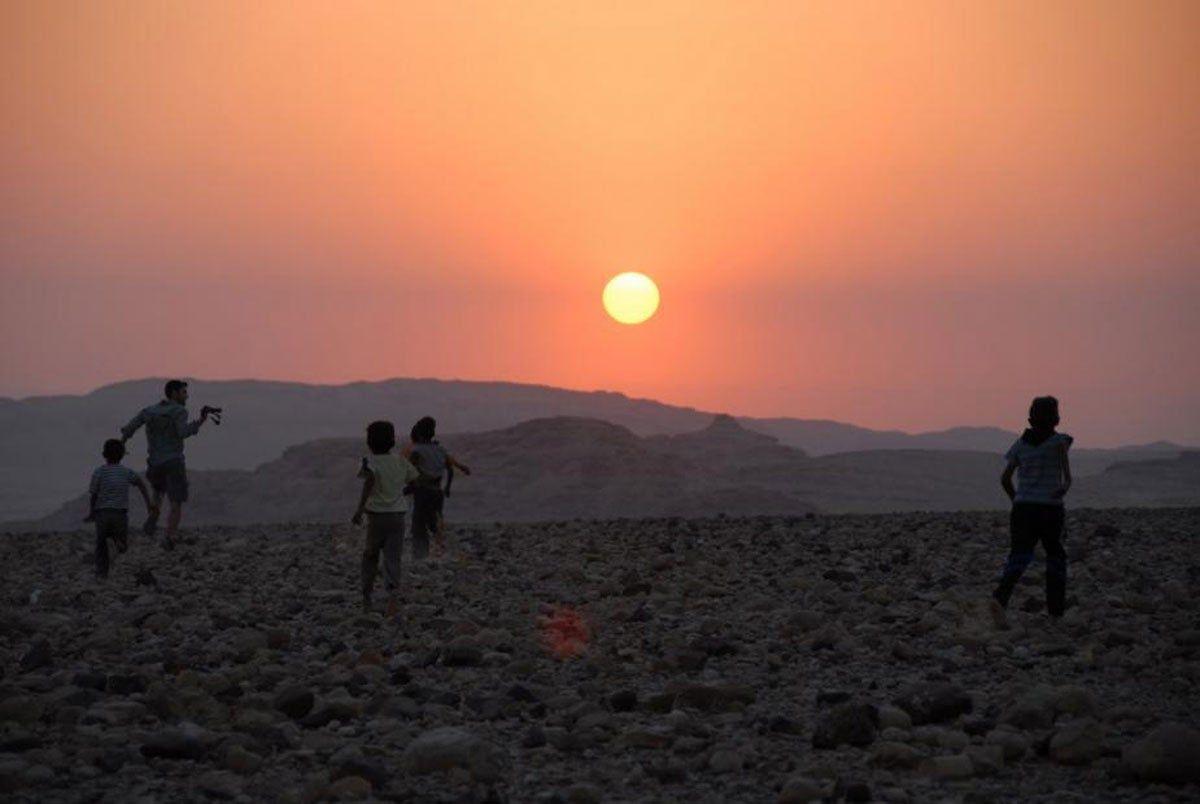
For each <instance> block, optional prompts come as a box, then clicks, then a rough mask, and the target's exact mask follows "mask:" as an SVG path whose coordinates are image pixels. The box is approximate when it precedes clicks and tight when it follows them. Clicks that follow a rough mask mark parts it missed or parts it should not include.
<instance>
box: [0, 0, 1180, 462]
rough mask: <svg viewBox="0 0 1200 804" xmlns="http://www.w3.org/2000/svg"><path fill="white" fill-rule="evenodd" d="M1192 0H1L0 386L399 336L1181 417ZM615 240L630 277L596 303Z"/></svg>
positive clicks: (529, 366) (256, 367) (490, 357)
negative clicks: (622, 304)
mask: <svg viewBox="0 0 1200 804" xmlns="http://www.w3.org/2000/svg"><path fill="white" fill-rule="evenodd" d="M1197 31H1200V4H1196V3H1188V2H1174V1H1172V0H1161V1H1156V2H1145V3H1123V2H1107V1H1106V0H1099V1H1098V2H1091V1H1089V2H1076V0H1060V1H1056V2H1013V3H961V2H951V1H950V0H946V1H945V2H942V1H940V0H929V1H928V2H911V3H910V2H879V3H865V2H864V3H859V2H847V3H840V2H838V3H798V2H715V1H705V0H687V1H686V2H685V1H684V0H667V1H666V2H651V3H564V2H522V3H519V4H513V3H507V2H480V3H472V4H468V5H459V4H442V3H433V4H430V3H423V4H416V3H404V2H386V3H384V2H361V3H353V4H340V3H319V4H299V5H297V4H293V3H277V2H268V1H267V0H264V1H263V2H254V3H236V2H222V1H220V0H218V1H217V2H172V3H153V2H121V3H82V4H81V3H67V2H36V3H35V2H11V3H5V4H3V9H2V10H0V65H2V66H3V70H2V72H0V98H2V103H3V108H4V110H5V119H6V123H5V125H4V126H3V127H0V282H2V283H3V292H2V293H0V322H2V323H0V340H2V341H3V343H4V344H5V346H4V347H3V354H2V355H0V357H2V363H0V395H25V394H35V393H53V392H60V391H71V392H79V391H86V390H89V389H91V388H93V387H96V386H99V385H102V384H104V383H108V382H112V381H114V380H118V379H122V378H130V377H141V376H151V375H153V376H162V375H167V374H169V375H176V374H180V375H188V376H196V377H211V378H221V377H225V378H229V377H261V378H274V379H286V380H303V381H309V382H346V381H352V380H359V379H380V378H385V377H393V376H433V377H444V378H460V379H479V380H498V379H502V380H510V381H516V382H530V383H541V384H549V385H556V386H564V387H569V388H578V389H588V390H591V389H607V390H613V391H620V392H624V393H627V394H630V395H634V396H641V397H652V398H656V399H660V400H663V401H666V402H671V403H677V404H685V405H690V406H695V407H698V408H702V409H706V410H727V411H730V412H734V413H745V414H751V415H788V416H800V417H809V418H826V419H837V420H842V421H853V422H856V423H860V424H864V425H869V426H878V427H898V428H905V429H921V428H936V427H945V426H951V425H956V424H1004V425H1006V426H1017V425H1019V424H1020V422H1021V420H1022V416H1021V410H1022V408H1023V406H1024V405H1026V404H1027V402H1028V399H1029V398H1030V397H1031V396H1032V395H1034V394H1040V393H1047V392H1049V391H1051V390H1053V391H1054V392H1055V393H1057V394H1059V395H1060V396H1061V397H1063V398H1064V399H1066V400H1070V405H1071V410H1072V416H1073V431H1074V432H1075V433H1077V434H1078V435H1079V436H1080V437H1082V438H1094V439H1097V440H1099V441H1102V442H1108V443H1115V442H1120V441H1130V440H1137V439H1152V438H1167V437H1169V438H1175V439H1180V440H1184V441H1186V440H1188V439H1191V438H1193V437H1195V438H1200V423H1197V420H1196V415H1195V414H1194V411H1195V410H1198V409H1200V362H1197V361H1194V360H1180V359H1179V355H1178V353H1177V352H1178V349H1177V347H1176V346H1173V345H1178V344H1186V343H1193V344H1194V343H1197V342H1200V323H1198V322H1200V317H1198V316H1196V315H1195V310H1196V309H1200V272H1198V270H1197V265H1200V148H1197V145H1196V144H1197V143H1198V142H1200V104H1197V103H1196V102H1195V99H1196V97H1197V93H1198V92H1200V78H1198V76H1200V63H1198V61H1197V59H1198V56H1197V54H1200V35H1198V34H1197ZM625 267H639V268H642V269H644V270H646V271H647V272H648V273H649V274H651V275H652V276H653V277H654V279H655V281H656V282H658V283H659V285H660V287H662V288H663V289H664V291H665V292H666V293H667V300H666V301H667V302H668V304H669V315H667V314H666V312H667V308H666V307H664V309H663V310H660V311H659V312H658V314H657V315H656V316H655V317H654V318H653V319H652V320H651V321H650V322H649V325H647V326H641V327H616V326H614V325H613V323H612V320H611V319H610V318H609V317H608V316H607V315H605V312H604V310H603V308H601V307H600V306H599V305H597V303H596V302H597V299H596V295H597V291H598V289H599V288H601V287H603V286H604V284H605V283H606V282H607V281H608V280H609V279H610V278H611V277H612V275H613V274H614V273H617V272H618V271H621V270H623V269H624V268H625ZM667 289H669V290H667ZM414 333H415V334H414ZM1133 334H1136V336H1134V335H1133ZM1048 342H1052V343H1054V344H1055V348H1054V349H1053V350H1049V351H1047V350H1045V345H1046V344H1047V343H1048ZM380 343H395V344H405V346H404V347H403V348H389V349H386V350H381V349H378V348H374V346H373V345H374V344H380ZM112 344H120V348H119V349H114V348H111V345H112ZM981 356H984V357H985V359H981ZM1131 410H1137V411H1139V415H1138V416H1136V417H1131V416H1129V415H1128V413H1127V412H1128V411H1131ZM1014 411H1015V413H1014Z"/></svg>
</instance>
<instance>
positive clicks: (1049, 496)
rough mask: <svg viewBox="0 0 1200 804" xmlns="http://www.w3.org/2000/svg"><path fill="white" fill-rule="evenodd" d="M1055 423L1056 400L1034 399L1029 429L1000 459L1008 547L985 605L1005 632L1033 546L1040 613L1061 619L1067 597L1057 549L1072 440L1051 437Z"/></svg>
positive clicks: (1056, 434) (1061, 553)
mask: <svg viewBox="0 0 1200 804" xmlns="http://www.w3.org/2000/svg"><path fill="white" fill-rule="evenodd" d="M1058 422H1059V418H1058V400H1057V399H1055V398H1054V397H1052V396H1039V397H1037V398H1036V399H1034V400H1033V404H1031V405H1030V406H1029V428H1028V429H1027V430H1026V431H1025V432H1024V433H1022V434H1021V437H1020V438H1019V439H1017V441H1016V443H1014V444H1013V445H1012V447H1010V448H1009V450H1008V452H1007V454H1005V456H1004V457H1005V459H1006V460H1007V461H1008V465H1007V466H1006V467H1005V468H1004V474H1003V475H1001V477H1000V485H1001V486H1002V487H1003V488H1004V491H1005V493H1006V494H1008V497H1009V499H1010V500H1012V502H1013V506H1012V513H1011V515H1010V517H1009V528H1010V531H1011V538H1012V547H1011V549H1010V551H1009V554H1008V561H1007V563H1006V564H1005V565H1004V570H1003V572H1002V574H1001V576H1000V583H999V585H997V587H996V590H995V591H994V592H993V593H992V603H991V606H992V614H993V616H994V617H995V619H996V625H997V626H999V627H1001V628H1004V627H1007V621H1006V619H1005V616H1004V609H1005V608H1006V607H1007V606H1008V601H1009V598H1010V597H1012V593H1013V587H1014V586H1016V583H1017V581H1018V580H1019V579H1020V578H1021V574H1022V573H1024V572H1025V570H1026V568H1027V567H1028V566H1029V565H1030V564H1031V563H1032V562H1033V550H1034V548H1035V547H1036V546H1037V543H1038V542H1039V541H1040V542H1041V543H1042V546H1043V547H1044V548H1045V550H1046V609H1047V611H1048V612H1049V613H1050V616H1051V617H1061V616H1062V614H1063V608H1064V600H1065V597H1066V591H1067V553H1066V551H1065V550H1064V549H1063V545H1062V536H1063V523H1064V512H1063V497H1065V496H1066V493H1067V491H1068V490H1069V489H1070V488H1071V464H1070V461H1069V460H1068V458H1067V451H1068V450H1069V449H1070V448H1071V443H1072V441H1073V439H1072V438H1071V436H1069V435H1067V434H1066V433H1059V432H1056V431H1055V429H1054V428H1055V427H1057V426H1058ZM1014 472H1015V473H1016V475H1017V487H1016V488H1015V489H1014V488H1013V483H1012V478H1013V473H1014Z"/></svg>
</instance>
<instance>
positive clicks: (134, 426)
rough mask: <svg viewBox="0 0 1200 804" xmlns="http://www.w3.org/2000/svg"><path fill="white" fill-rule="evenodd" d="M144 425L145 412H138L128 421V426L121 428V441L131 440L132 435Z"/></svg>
mask: <svg viewBox="0 0 1200 804" xmlns="http://www.w3.org/2000/svg"><path fill="white" fill-rule="evenodd" d="M145 423H146V411H145V410H139V411H138V413H137V415H136V416H134V417H133V418H132V419H130V420H129V424H127V425H125V426H124V427H122V428H121V440H122V441H128V440H129V439H131V438H133V434H134V433H136V432H137V431H138V429H139V428H140V427H141V426H142V425H143V424H145Z"/></svg>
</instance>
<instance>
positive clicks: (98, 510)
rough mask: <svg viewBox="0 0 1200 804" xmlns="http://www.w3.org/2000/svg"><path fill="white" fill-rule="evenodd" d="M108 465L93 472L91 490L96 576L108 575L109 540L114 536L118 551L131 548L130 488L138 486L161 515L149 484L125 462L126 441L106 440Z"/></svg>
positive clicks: (153, 511)
mask: <svg viewBox="0 0 1200 804" xmlns="http://www.w3.org/2000/svg"><path fill="white" fill-rule="evenodd" d="M101 454H102V455H103V456H104V465H103V466H101V467H98V468H97V469H96V471H94V472H92V482H91V484H90V485H89V487H88V491H89V492H91V497H90V505H89V510H88V515H87V518H86V519H84V522H95V523H96V577H97V578H100V579H104V578H107V577H108V567H109V555H108V540H109V539H112V540H113V544H114V545H116V548H117V552H118V553H124V552H125V551H126V550H127V549H128V548H129V487H130V486H136V487H137V490H138V491H140V492H141V493H142V499H143V500H144V501H145V502H146V510H147V511H149V512H150V513H151V514H152V515H157V514H158V506H157V505H155V504H154V502H153V501H152V500H151V499H150V492H149V491H147V489H146V484H145V483H144V482H142V479H141V478H140V477H138V474H137V472H135V471H133V470H132V469H130V468H129V467H127V466H122V465H121V459H122V458H124V457H125V443H124V442H123V441H118V440H117V439H115V438H110V439H109V440H108V441H105V442H104V449H103V450H102V452H101Z"/></svg>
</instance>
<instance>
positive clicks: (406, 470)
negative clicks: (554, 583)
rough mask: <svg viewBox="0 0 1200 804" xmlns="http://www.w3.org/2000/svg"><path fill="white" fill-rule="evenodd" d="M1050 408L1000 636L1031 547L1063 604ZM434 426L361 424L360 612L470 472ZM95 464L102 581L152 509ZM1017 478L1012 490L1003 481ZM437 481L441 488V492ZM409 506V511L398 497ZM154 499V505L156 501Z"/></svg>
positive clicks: (1013, 521) (1059, 469) (1058, 483)
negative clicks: (132, 500) (140, 506)
mask: <svg viewBox="0 0 1200 804" xmlns="http://www.w3.org/2000/svg"><path fill="white" fill-rule="evenodd" d="M1058 423H1059V414H1058V400H1057V399H1055V398H1054V397H1052V396H1042V397H1037V398H1036V399H1034V400H1033V403H1032V404H1031V405H1030V408H1029V428H1028V429H1026V430H1025V432H1024V433H1022V435H1021V437H1020V438H1018V439H1017V440H1016V442H1015V443H1013V445H1012V447H1011V448H1009V450H1008V452H1007V453H1006V454H1005V459H1006V466H1005V469H1004V473H1003V474H1002V475H1001V478H1000V485H1001V487H1002V488H1003V489H1004V491H1005V493H1006V494H1007V495H1008V497H1009V499H1010V500H1011V501H1012V504H1013V505H1012V512H1011V515H1010V519H1009V530H1010V535H1011V545H1010V549H1009V555H1008V560H1007V562H1006V563H1005V565H1004V569H1003V571H1002V572H1001V576H1000V581H999V583H998V585H997V587H996V589H995V591H994V592H993V593H992V597H991V600H990V601H989V602H990V606H991V612H992V616H993V618H994V620H995V624H996V627H998V628H1007V627H1008V623H1007V620H1006V616H1005V609H1006V608H1007V606H1008V601H1009V598H1010V597H1011V596H1012V592H1013V589H1014V587H1015V586H1016V584H1017V581H1018V580H1019V579H1020V577H1021V575H1022V574H1023V573H1024V572H1025V570H1026V568H1028V567H1029V565H1030V564H1031V563H1032V562H1033V552H1034V548H1035V547H1036V546H1037V544H1038V542H1041V543H1042V545H1043V547H1044V549H1045V551H1046V608H1047V611H1048V613H1049V614H1050V616H1051V617H1054V618H1058V617H1061V616H1062V615H1063V612H1064V609H1065V606H1066V597H1065V596H1066V584H1067V556H1066V551H1065V550H1064V549H1063V544H1062V538H1063V530H1064V521H1065V517H1064V513H1063V512H1064V509H1063V498H1064V497H1065V496H1066V494H1067V491H1068V490H1069V489H1070V488H1071V465H1070V461H1069V460H1068V458H1067V452H1068V450H1069V449H1070V448H1071V443H1072V438H1071V437H1070V436H1069V435H1066V434H1065V433H1059V432H1057V430H1056V428H1057V426H1058ZM436 428H437V423H436V422H435V421H434V420H433V419H432V418H431V417H429V416H426V417H424V418H422V419H420V420H419V421H418V422H417V423H416V424H414V425H413V427H412V430H411V432H410V436H411V440H410V443H409V444H408V445H406V446H405V447H404V448H403V449H402V450H400V452H398V453H397V452H395V451H394V450H395V448H396V428H395V426H394V425H393V424H392V423H391V422H389V421H375V422H371V423H370V424H369V425H368V426H367V449H368V450H369V453H370V454H368V455H367V456H366V457H365V458H363V460H362V467H361V469H360V470H359V477H361V478H362V480H363V485H362V493H361V494H360V495H359V500H358V508H357V509H356V510H355V512H354V516H353V517H352V518H351V521H352V522H353V523H354V524H355V525H360V524H361V523H362V521H363V518H364V516H365V517H366V520H367V539H366V545H365V547H364V549H363V555H362V606H363V609H364V610H368V611H369V610H370V609H371V606H372V597H371V593H372V591H373V589H374V586H375V576H376V574H377V572H378V566H379V557H380V554H382V555H383V578H384V587H385V588H386V590H387V611H388V614H389V615H394V614H395V613H396V612H397V610H398V606H399V599H398V596H399V587H400V550H401V546H402V543H403V539H404V531H405V516H406V514H407V513H408V511H409V508H410V507H411V508H412V556H413V558H414V559H415V560H418V561H419V560H422V559H425V558H426V557H427V556H428V555H429V547H430V540H431V538H432V539H433V540H434V545H435V548H437V549H440V548H441V547H442V544H443V539H444V520H443V516H442V508H443V501H444V498H445V497H446V496H447V495H448V494H449V493H450V484H451V482H452V481H453V475H454V470H456V469H457V470H459V471H461V472H462V473H463V474H467V475H469V474H470V473H471V470H470V469H468V468H467V467H466V466H464V465H463V464H462V463H461V462H459V461H457V460H455V459H454V458H453V457H452V456H451V455H450V454H449V453H447V452H446V450H444V449H443V448H442V447H441V445H440V444H438V442H437V441H436V439H435V433H436ZM103 454H104V460H105V465H104V466H101V467H100V468H98V469H96V471H95V472H94V473H93V474H92V482H91V512H90V514H89V516H88V521H94V522H95V523H96V574H97V575H98V576H100V577H105V576H107V574H108V567H109V551H108V540H109V539H112V541H113V543H114V544H115V546H116V548H117V551H118V552H122V553H123V552H125V550H126V548H127V544H128V531H129V522H128V513H127V512H128V509H129V487H130V486H134V487H136V488H137V489H138V491H140V492H141V494H142V498H143V499H144V500H145V501H146V507H147V509H148V510H149V511H150V515H151V517H152V518H153V517H154V516H156V515H157V513H158V512H157V506H156V505H155V503H154V502H153V501H152V500H151V498H150V496H149V494H148V492H147V490H146V485H145V483H143V482H142V479H141V478H140V477H138V475H137V474H136V473H135V472H133V471H132V470H130V469H127V468H125V467H124V466H121V459H122V458H123V457H124V455H125V445H124V442H123V441H118V440H115V439H114V440H110V441H106V442H105V443H104V451H103ZM1014 474H1016V476H1017V481H1018V483H1017V486H1016V487H1014V486H1013V483H1012V478H1013V475H1014ZM443 479H444V480H445V482H446V485H445V487H444V488H443V485H442V483H443ZM409 497H411V498H412V503H411V506H410V503H409V500H408V498H409ZM156 499H157V497H156Z"/></svg>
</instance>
